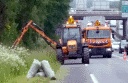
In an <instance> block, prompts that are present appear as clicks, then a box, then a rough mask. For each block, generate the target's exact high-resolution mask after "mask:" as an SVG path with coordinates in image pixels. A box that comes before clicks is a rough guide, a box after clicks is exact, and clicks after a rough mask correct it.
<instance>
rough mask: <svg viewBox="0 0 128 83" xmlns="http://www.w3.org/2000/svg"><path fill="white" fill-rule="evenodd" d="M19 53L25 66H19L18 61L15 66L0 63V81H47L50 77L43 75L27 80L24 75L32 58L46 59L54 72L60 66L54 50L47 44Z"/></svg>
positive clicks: (37, 82)
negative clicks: (26, 53)
mask: <svg viewBox="0 0 128 83" xmlns="http://www.w3.org/2000/svg"><path fill="white" fill-rule="evenodd" d="M20 54H21V56H20V57H21V58H22V59H23V60H25V66H21V65H20V64H18V63H17V66H12V65H10V63H2V62H1V63H0V66H1V68H0V76H1V78H0V83H48V82H49V81H50V79H49V78H45V77H34V78H31V79H30V80H27V78H26V75H27V72H28V70H29V68H30V66H31V64H32V62H33V60H34V59H38V60H39V61H42V60H48V61H49V63H50V65H51V67H52V69H53V70H54V72H55V73H56V72H57V70H58V69H59V68H60V64H59V63H58V62H57V60H56V56H55V51H54V50H53V49H52V48H51V47H49V46H47V47H46V48H45V49H40V50H38V51H37V50H36V51H29V55H26V56H25V55H23V54H22V53H20ZM11 63H13V62H11Z"/></svg>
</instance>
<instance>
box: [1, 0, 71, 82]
mask: <svg viewBox="0 0 128 83" xmlns="http://www.w3.org/2000/svg"><path fill="white" fill-rule="evenodd" d="M69 2H70V0H0V13H1V14H0V77H1V78H0V83H20V82H21V81H23V82H22V83H37V81H38V80H40V81H42V82H43V83H45V82H44V81H46V83H48V80H49V79H46V78H39V77H37V78H33V79H32V80H30V81H29V82H28V81H27V80H26V74H27V72H28V70H29V68H30V66H31V64H32V62H33V60H34V59H38V60H40V61H41V60H44V59H45V60H48V61H49V62H50V65H51V67H52V68H53V70H54V71H55V72H56V71H57V70H58V69H59V67H60V64H59V63H58V62H57V60H56V56H55V51H54V50H53V49H52V48H51V47H50V46H48V45H47V44H46V43H45V42H44V41H43V40H42V38H40V35H39V34H38V33H37V32H35V31H34V30H32V29H29V30H28V32H27V33H26V34H25V35H24V37H23V39H22V41H21V42H20V44H19V45H18V47H17V48H16V49H11V48H10V47H11V46H12V44H13V42H14V41H15V40H16V38H17V37H18V36H19V35H20V33H21V31H22V27H23V26H25V24H26V23H27V22H28V21H29V20H33V21H34V22H35V23H36V24H37V25H38V26H40V28H42V29H43V30H44V32H45V33H46V35H47V36H49V37H50V38H52V39H54V40H57V38H58V37H57V36H56V35H55V30H56V28H57V27H58V26H60V24H62V23H63V22H64V20H65V19H66V18H67V16H68V8H69Z"/></svg>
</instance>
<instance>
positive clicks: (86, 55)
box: [82, 47, 90, 64]
mask: <svg viewBox="0 0 128 83" xmlns="http://www.w3.org/2000/svg"><path fill="white" fill-rule="evenodd" d="M82 63H83V64H89V63H90V62H89V49H88V48H86V47H84V48H83V56H82Z"/></svg>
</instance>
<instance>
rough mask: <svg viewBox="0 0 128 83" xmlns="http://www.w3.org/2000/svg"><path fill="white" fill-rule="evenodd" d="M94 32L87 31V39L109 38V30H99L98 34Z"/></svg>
mask: <svg viewBox="0 0 128 83" xmlns="http://www.w3.org/2000/svg"><path fill="white" fill-rule="evenodd" d="M96 31H97V30H88V31H87V38H110V30H99V33H97V32H96Z"/></svg>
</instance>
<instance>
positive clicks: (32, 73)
mask: <svg viewBox="0 0 128 83" xmlns="http://www.w3.org/2000/svg"><path fill="white" fill-rule="evenodd" d="M40 67H41V63H40V62H39V61H38V60H37V59H34V61H33V63H32V65H31V67H30V69H29V71H28V74H27V78H28V79H29V78H32V77H34V76H35V75H36V73H37V71H38V69H39V68H40Z"/></svg>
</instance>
